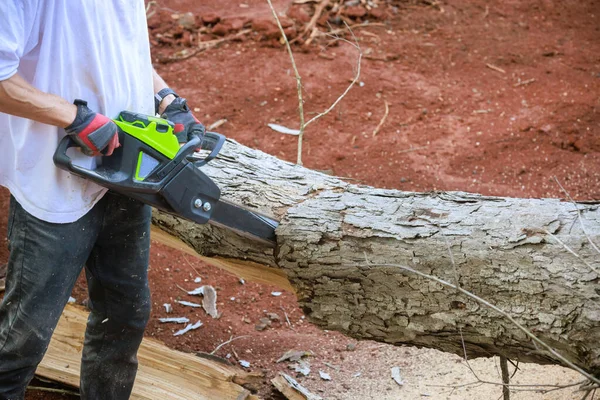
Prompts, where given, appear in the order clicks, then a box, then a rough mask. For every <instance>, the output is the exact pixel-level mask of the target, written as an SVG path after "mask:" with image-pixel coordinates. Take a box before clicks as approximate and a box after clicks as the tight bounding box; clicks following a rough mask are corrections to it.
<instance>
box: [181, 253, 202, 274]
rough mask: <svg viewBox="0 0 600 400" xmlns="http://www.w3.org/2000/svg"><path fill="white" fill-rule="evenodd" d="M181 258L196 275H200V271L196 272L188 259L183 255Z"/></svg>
mask: <svg viewBox="0 0 600 400" xmlns="http://www.w3.org/2000/svg"><path fill="white" fill-rule="evenodd" d="M183 259H184V260H185V261H186V262H187V263H188V265H189V266H190V268H191V269H192V270H193V271H194V272H195V273H196V276H200V272H198V270H197V269H196V268H194V266H193V265H192V263H191V262H189V261H188V259H187V258H186V257H185V256H183Z"/></svg>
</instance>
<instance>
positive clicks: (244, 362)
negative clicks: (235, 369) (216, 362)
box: [240, 360, 250, 368]
mask: <svg viewBox="0 0 600 400" xmlns="http://www.w3.org/2000/svg"><path fill="white" fill-rule="evenodd" d="M240 365H241V366H242V367H244V368H250V362H248V361H246V360H240Z"/></svg>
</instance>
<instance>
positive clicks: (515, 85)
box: [513, 78, 535, 87]
mask: <svg viewBox="0 0 600 400" xmlns="http://www.w3.org/2000/svg"><path fill="white" fill-rule="evenodd" d="M533 82H535V78H531V79H527V80H526V81H520V82H517V83H515V84H514V85H513V86H514V87H519V86H525V85H529V84H530V83H533Z"/></svg>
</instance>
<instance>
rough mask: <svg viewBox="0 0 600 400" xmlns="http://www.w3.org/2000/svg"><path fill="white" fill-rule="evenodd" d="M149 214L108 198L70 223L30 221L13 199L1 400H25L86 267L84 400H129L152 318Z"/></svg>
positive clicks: (2, 320) (0, 308)
mask: <svg viewBox="0 0 600 400" xmlns="http://www.w3.org/2000/svg"><path fill="white" fill-rule="evenodd" d="M150 215H151V209H150V207H148V206H146V205H143V204H141V203H139V202H137V201H135V200H131V199H128V198H125V197H122V196H119V195H116V194H113V193H110V192H109V193H107V194H106V195H105V196H104V197H103V198H102V199H101V200H100V201H99V202H98V203H97V204H96V205H95V206H94V208H93V209H92V210H90V211H89V212H88V213H87V214H86V215H85V216H83V217H82V218H81V219H79V220H78V221H76V222H73V223H68V224H52V223H49V222H45V221H42V220H39V219H37V218H35V217H33V216H32V215H31V214H29V213H27V212H26V211H25V210H24V209H23V208H22V207H21V206H20V205H19V204H18V203H17V202H16V201H15V199H14V198H12V197H11V203H10V213H9V220H8V240H9V249H10V258H9V261H8V273H7V277H6V293H5V296H4V300H3V301H2V303H1V304H0V400H7V399H10V400H18V399H22V398H23V396H24V393H25V387H26V386H27V385H28V383H29V381H30V380H31V379H32V378H33V375H34V372H35V369H36V367H37V365H38V364H39V362H40V361H41V360H42V358H43V356H44V353H45V351H46V349H47V347H48V343H49V341H50V337H51V336H52V332H53V331H54V328H55V327H56V324H57V322H58V319H59V317H60V315H61V313H62V310H63V308H64V307H65V304H66V303H67V301H68V299H69V296H70V293H71V289H72V288H73V286H74V285H75V282H76V280H77V277H78V276H79V274H80V272H81V270H82V268H83V266H84V265H85V266H86V277H87V282H88V290H89V296H90V308H91V310H92V311H91V314H90V316H89V319H88V324H87V330H86V333H85V343H84V348H83V356H82V365H81V395H82V398H83V399H88V400H92V399H93V400H96V399H110V400H120V399H128V398H129V396H130V394H131V389H132V386H133V382H134V380H135V375H136V372H137V356H136V354H137V350H138V347H139V345H140V343H141V341H142V337H143V333H144V329H145V327H146V323H147V322H148V318H149V314H150V306H151V305H150V293H149V289H148V274H147V269H148V261H149V247H150Z"/></svg>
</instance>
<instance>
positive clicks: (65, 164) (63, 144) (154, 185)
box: [53, 134, 224, 193]
mask: <svg viewBox="0 0 600 400" xmlns="http://www.w3.org/2000/svg"><path fill="white" fill-rule="evenodd" d="M122 135H123V134H120V135H119V136H120V140H121V139H123V136H122ZM217 135H219V134H217ZM219 136H222V135H219ZM223 141H224V137H223ZM121 142H122V141H121ZM201 142H202V139H201V138H199V137H197V136H196V137H194V138H193V139H192V140H190V141H189V142H187V143H186V144H184V145H183V146H181V148H180V149H179V151H178V152H177V154H176V155H175V157H174V158H173V159H172V160H171V161H169V163H168V164H167V165H165V166H164V167H166V166H170V167H171V168H168V169H169V170H172V169H173V167H176V166H177V165H181V162H182V161H184V160H185V159H186V158H187V157H188V155H189V154H191V153H193V152H194V150H195V149H196V148H198V147H199V146H200V144H201ZM217 145H218V143H217ZM71 147H79V146H78V145H77V143H75V141H73V139H71V137H70V136H69V135H67V136H65V137H63V138H62V139H61V141H60V143H59V144H58V147H57V148H56V151H55V152H54V156H53V160H54V163H55V165H56V166H57V167H59V168H61V169H64V170H66V171H69V172H72V173H74V174H75V175H78V176H81V177H84V178H87V179H90V180H92V181H95V182H96V183H99V184H100V185H101V186H105V187H108V188H112V187H115V188H119V187H122V186H123V183H124V181H126V180H127V178H128V177H130V176H131V172H130V171H123V173H122V174H121V173H119V174H113V175H105V174H100V173H98V171H96V170H92V169H87V168H84V167H80V166H78V165H75V164H73V161H72V160H71V157H69V156H68V155H67V150H68V149H70V148H71ZM117 150H119V151H121V150H122V149H117ZM215 150H217V153H218V150H220V148H219V149H213V151H212V152H211V154H210V155H209V157H210V156H212V158H214V157H215V156H216V154H214V155H213V153H215ZM108 157H112V156H108ZM205 163H206V162H205ZM202 165H204V164H202ZM164 167H163V168H164ZM167 176H168V173H166V174H164V175H163V176H162V178H165V177H167ZM162 178H161V180H160V181H159V182H150V181H148V182H135V187H130V190H131V191H138V192H147V193H158V192H159V191H160V190H161V188H162V187H163V185H164V183H165V182H163V180H164V179H162Z"/></svg>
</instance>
